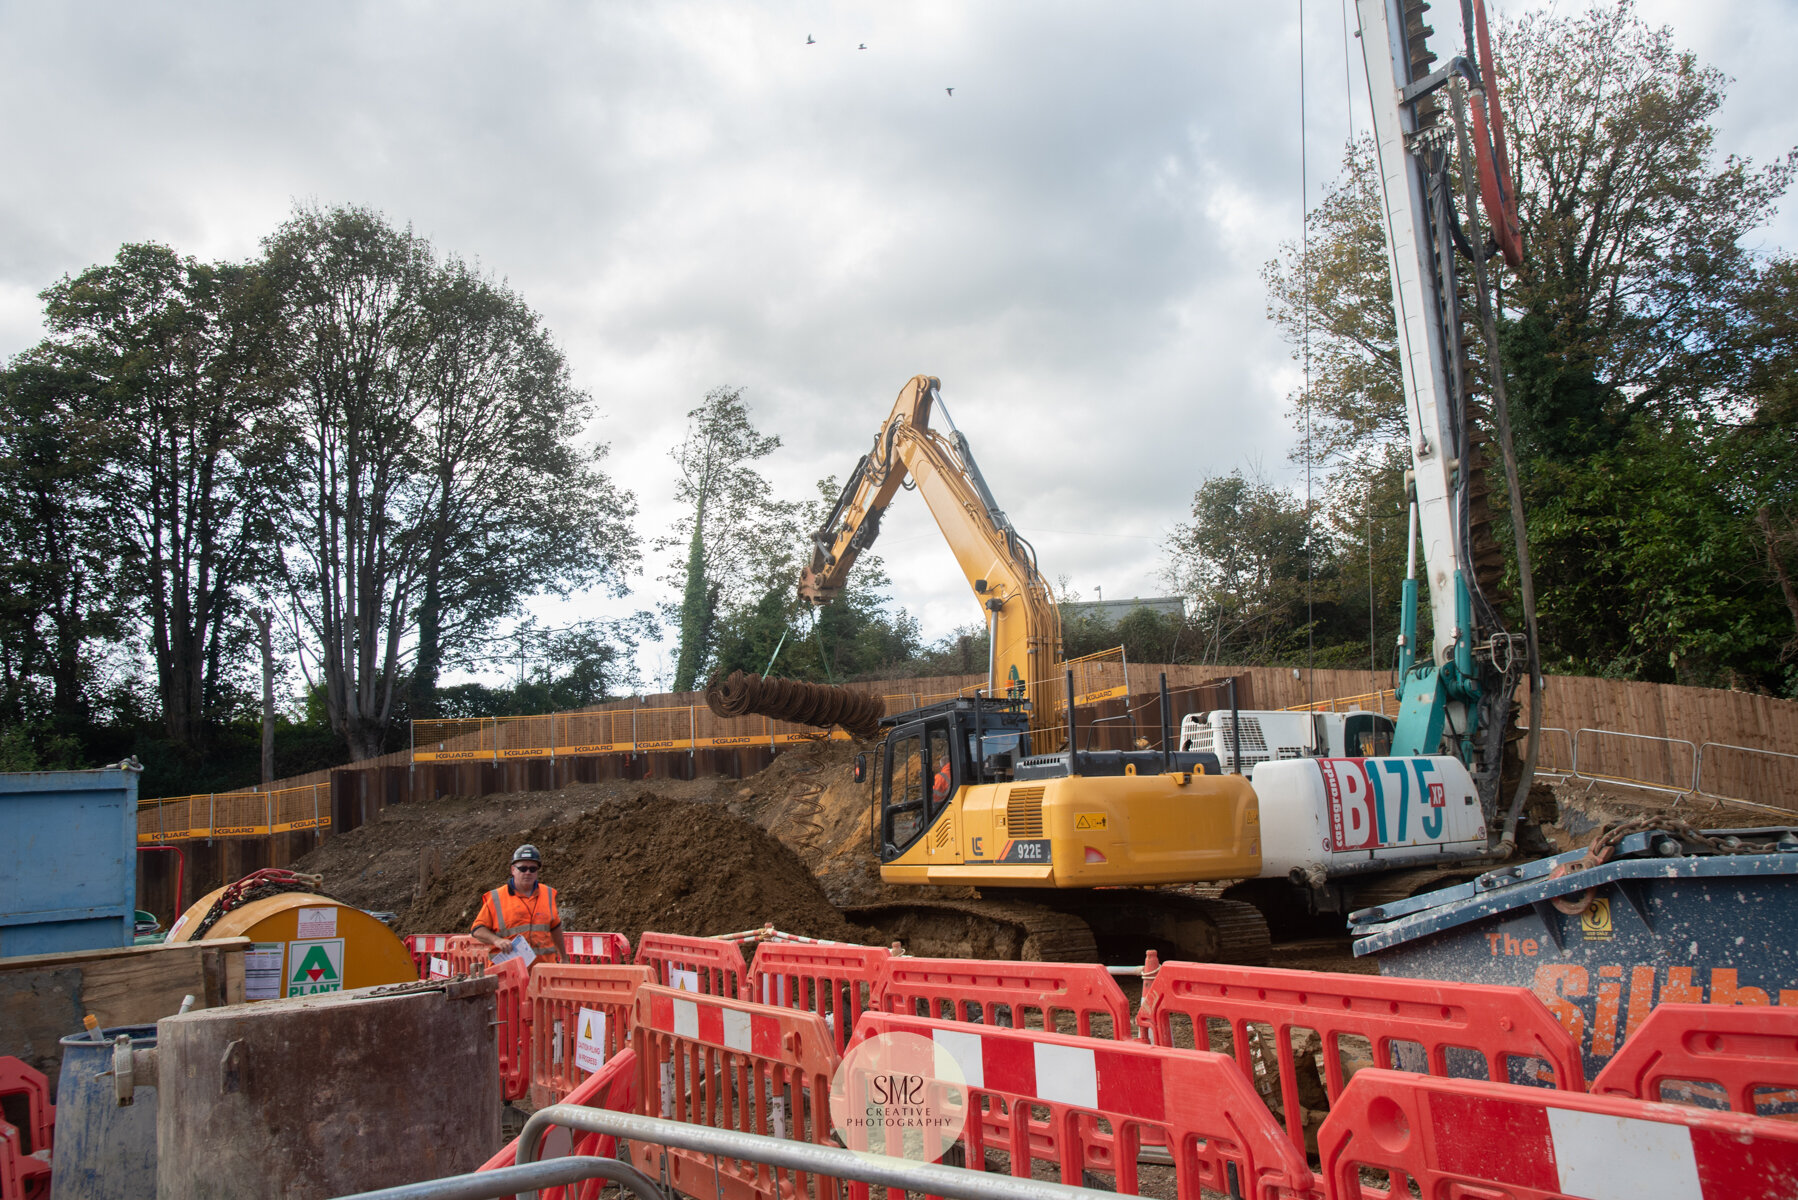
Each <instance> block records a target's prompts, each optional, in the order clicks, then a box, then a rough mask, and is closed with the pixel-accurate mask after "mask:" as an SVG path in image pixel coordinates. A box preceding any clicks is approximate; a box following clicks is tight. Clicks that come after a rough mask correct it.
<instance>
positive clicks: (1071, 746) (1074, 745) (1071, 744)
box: [1067, 670, 1080, 775]
mask: <svg viewBox="0 0 1798 1200" xmlns="http://www.w3.org/2000/svg"><path fill="white" fill-rule="evenodd" d="M1067 689H1068V774H1070V775H1072V774H1074V773H1075V772H1074V751H1076V750H1078V749H1079V748H1080V743H1079V742H1078V741H1076V740H1075V738H1074V728H1075V726H1074V672H1073V671H1072V670H1070V671H1069V672H1068V682H1067Z"/></svg>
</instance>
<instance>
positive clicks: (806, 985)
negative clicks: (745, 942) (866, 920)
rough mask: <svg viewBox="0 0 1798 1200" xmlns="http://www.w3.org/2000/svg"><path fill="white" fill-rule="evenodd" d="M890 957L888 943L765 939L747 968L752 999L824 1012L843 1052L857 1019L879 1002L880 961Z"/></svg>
mask: <svg viewBox="0 0 1798 1200" xmlns="http://www.w3.org/2000/svg"><path fill="white" fill-rule="evenodd" d="M890 958H892V951H890V950H888V949H887V948H886V947H884V946H844V945H828V944H821V943H816V942H809V943H808V942H764V943H763V944H762V945H761V946H760V947H758V948H757V949H756V952H755V962H754V964H753V965H752V966H751V967H750V970H749V987H748V990H747V991H746V992H745V993H744V994H745V996H747V997H748V998H749V999H752V1000H756V1001H759V1002H760V1003H762V1004H772V1005H774V1006H775V1007H777V1008H803V1009H806V1010H808V1011H810V1012H815V1013H817V1014H818V1015H819V1016H821V1017H823V1018H824V1024H825V1025H826V1026H828V1027H829V1028H830V1036H831V1041H832V1043H833V1044H834V1045H835V1046H836V1048H837V1050H838V1051H839V1052H840V1051H841V1050H842V1049H843V1047H845V1046H847V1045H848V1044H849V1037H850V1035H851V1034H853V1033H854V1032H855V1021H856V1018H857V1017H860V1016H861V1015H862V1013H863V1012H864V1011H866V1010H868V1009H870V1008H877V1007H879V1004H878V1000H877V999H876V998H877V997H878V995H879V992H880V984H879V982H878V980H879V976H880V968H881V966H882V964H884V963H885V962H887V960H888V959H890Z"/></svg>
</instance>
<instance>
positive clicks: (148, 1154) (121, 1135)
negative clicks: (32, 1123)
mask: <svg viewBox="0 0 1798 1200" xmlns="http://www.w3.org/2000/svg"><path fill="white" fill-rule="evenodd" d="M120 1034H129V1035H130V1037H131V1045H132V1048H133V1049H137V1050H148V1049H151V1048H152V1047H154V1046H155V1045H156V1026H154V1025H123V1026H119V1027H117V1028H114V1029H102V1030H100V1037H101V1038H102V1039H104V1040H102V1041H94V1040H93V1039H92V1038H90V1037H89V1036H88V1035H87V1034H85V1033H78V1034H71V1035H69V1036H68V1037H65V1038H63V1039H62V1074H61V1075H59V1076H57V1083H56V1147H55V1149H54V1150H53V1151H52V1155H53V1157H52V1159H51V1167H50V1200H155V1197H156V1089H155V1088H153V1087H137V1088H135V1089H133V1092H134V1094H133V1097H132V1102H131V1103H130V1104H128V1105H121V1104H120V1103H119V1101H118V1095H117V1092H116V1090H115V1088H114V1085H113V1077H112V1044H113V1039H114V1038H116V1037H118V1036H119V1035H120Z"/></svg>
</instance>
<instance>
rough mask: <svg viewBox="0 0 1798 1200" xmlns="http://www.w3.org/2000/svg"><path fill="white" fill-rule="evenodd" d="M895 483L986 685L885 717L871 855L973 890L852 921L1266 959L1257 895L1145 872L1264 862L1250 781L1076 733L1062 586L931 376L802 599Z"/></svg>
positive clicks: (1195, 873) (855, 482) (1240, 873)
mask: <svg viewBox="0 0 1798 1200" xmlns="http://www.w3.org/2000/svg"><path fill="white" fill-rule="evenodd" d="M938 413H940V414H941V415H942V418H943V424H944V425H946V426H947V430H946V432H945V431H944V430H939V429H937V428H933V427H932V416H933V414H938ZM908 480H909V484H908V482H907V481H908ZM901 486H909V487H915V488H916V490H917V491H918V492H919V493H920V494H921V495H922V496H923V498H924V502H925V503H926V505H928V507H929V509H930V513H931V516H932V517H934V518H935V519H936V523H937V526H938V528H940V529H941V530H942V533H943V536H944V538H945V539H946V540H947V542H948V544H949V547H950V549H951V550H952V551H953V552H954V554H955V558H956V561H957V563H959V564H960V566H961V570H962V573H963V574H964V575H965V576H966V577H967V580H968V583H969V585H970V586H971V587H972V589H973V591H974V595H975V597H976V598H977V599H978V600H979V601H980V603H981V606H982V608H983V610H984V612H985V614H986V622H987V627H988V631H989V633H990V637H989V638H988V645H989V647H990V650H989V654H990V657H989V660H988V687H987V688H986V689H982V690H979V691H976V692H975V694H973V695H970V696H963V697H958V698H956V699H953V700H948V701H944V702H942V703H938V704H933V705H929V706H926V707H924V708H920V709H917V710H914V711H911V712H906V713H901V714H897V715H894V716H891V717H887V718H886V719H885V720H883V721H882V722H881V725H882V727H883V730H884V734H885V736H884V738H883V740H882V742H881V744H880V748H879V751H878V754H879V778H878V782H877V788H878V803H879V815H878V820H877V821H876V822H875V843H876V844H875V850H876V853H877V855H878V857H879V859H880V864H881V866H880V874H881V879H882V880H883V881H884V882H886V883H888V884H895V885H900V886H917V885H925V886H929V887H936V888H944V889H962V888H976V889H978V890H979V894H978V898H974V899H969V898H965V896H964V897H963V898H956V897H952V896H951V897H942V898H928V899H925V898H921V899H918V900H910V899H908V900H905V901H903V902H898V903H888V904H879V905H865V906H861V907H859V908H856V909H853V910H851V913H850V915H851V917H852V919H855V920H857V921H860V922H862V923H864V924H870V925H874V926H876V927H878V928H880V929H882V930H883V931H884V932H886V933H887V934H888V935H890V936H893V937H897V938H900V939H902V940H904V941H905V943H906V944H907V945H908V946H909V947H911V948H912V950H913V952H914V953H920V954H933V953H952V954H967V953H973V954H975V955H976V956H987V955H997V956H1000V957H1011V958H1020V957H1021V958H1037V959H1061V960H1073V961H1088V962H1090V961H1093V959H1094V958H1095V957H1096V956H1099V955H1101V954H1102V955H1104V956H1105V957H1108V958H1113V959H1120V960H1121V959H1124V958H1128V957H1134V956H1139V955H1140V954H1141V952H1142V951H1143V950H1146V949H1149V948H1154V949H1157V950H1159V951H1161V952H1163V953H1173V954H1177V955H1178V956H1179V957H1182V958H1187V959H1195V960H1198V961H1233V962H1264V961H1265V960H1266V957H1267V951H1268V928H1267V924H1266V921H1265V920H1264V919H1263V918H1262V916H1261V914H1260V912H1259V911H1257V910H1256V909H1255V908H1253V907H1252V906H1250V905H1248V904H1242V903H1236V902H1232V901H1226V900H1221V899H1216V898H1211V897H1204V896H1196V895H1192V894H1190V893H1189V892H1182V891H1175V890H1165V889H1157V888H1156V886H1155V885H1191V884H1195V883H1204V882H1207V881H1219V880H1233V879H1242V878H1245V877H1248V878H1253V877H1255V876H1257V875H1259V874H1260V873H1261V867H1262V856H1261V830H1260V824H1259V822H1260V815H1259V806H1258V803H1257V799H1256V794H1255V791H1254V790H1253V789H1252V788H1251V787H1250V786H1249V783H1248V781H1247V780H1246V779H1245V778H1244V777H1242V776H1240V775H1225V774H1222V773H1221V771H1220V769H1219V764H1218V759H1217V758H1216V757H1215V756H1213V755H1211V754H1201V753H1190V752H1178V751H1175V750H1173V749H1172V746H1173V743H1174V739H1173V732H1172V731H1171V730H1164V731H1163V737H1162V747H1163V749H1161V750H1154V751H1149V750H1134V751H1120V750H1083V749H1081V748H1080V747H1079V735H1080V731H1079V729H1078V724H1077V720H1076V718H1075V713H1076V709H1075V707H1074V706H1073V705H1070V704H1068V703H1066V698H1067V697H1070V696H1072V694H1073V692H1072V683H1071V679H1068V678H1066V677H1065V676H1064V667H1063V664H1062V656H1061V619H1060V612H1059V609H1058V608H1057V606H1056V602H1055V597H1054V595H1053V594H1052V593H1051V592H1050V589H1049V586H1048V583H1047V582H1046V581H1045V580H1044V579H1043V577H1042V573H1041V571H1040V570H1039V569H1038V567H1037V562H1036V554H1035V551H1034V550H1033V549H1032V548H1031V546H1030V544H1029V543H1028V542H1027V541H1026V540H1025V539H1024V538H1023V537H1022V536H1020V535H1019V533H1018V531H1017V530H1016V529H1015V528H1014V527H1013V525H1012V523H1011V521H1010V520H1009V519H1008V518H1007V517H1006V515H1005V513H1004V511H1003V510H1002V509H1000V507H999V505H998V503H997V502H996V501H995V500H994V498H993V494H992V491H991V489H989V488H988V486H987V484H986V480H985V479H984V477H983V476H982V475H981V473H980V468H979V467H978V465H977V464H976V463H975V461H974V455H973V453H972V451H971V450H970V449H969V446H968V441H967V438H966V437H964V436H963V435H962V434H961V432H960V431H959V430H957V429H956V428H955V427H954V423H953V422H952V421H951V420H950V419H949V417H948V413H947V410H946V409H945V408H944V406H943V404H942V398H941V390H940V384H939V383H938V381H937V380H936V379H933V378H931V377H929V376H924V375H920V376H917V377H915V378H913V379H912V380H911V381H910V382H909V383H907V384H906V385H905V387H904V389H903V390H902V391H901V392H900V393H899V399H898V401H897V402H896V403H895V404H894V406H893V411H892V413H891V415H890V416H889V417H888V418H887V420H886V421H885V423H884V424H882V426H881V427H880V432H879V433H878V434H877V435H876V437H875V439H874V448H873V450H872V451H871V452H870V453H868V454H866V455H864V456H863V457H862V459H861V461H860V462H859V463H858V464H857V465H856V468H855V471H854V472H853V473H852V474H851V475H850V477H849V480H848V482H847V484H846V485H845V486H844V488H843V492H842V495H841V496H840V497H839V498H838V499H837V502H836V504H835V506H834V507H833V508H832V509H831V511H830V514H829V516H828V517H827V518H826V520H825V522H824V524H823V525H822V526H821V527H820V528H819V529H818V531H817V532H816V533H815V534H814V535H813V551H812V558H811V562H810V564H809V565H808V566H807V567H806V569H805V570H804V572H803V573H802V575H801V579H800V594H801V595H802V596H803V597H805V598H806V599H808V600H811V601H813V602H814V603H820V604H821V603H825V602H827V601H829V600H830V599H831V598H833V597H834V596H836V595H837V594H838V593H839V592H840V591H841V590H842V588H843V586H844V583H845V581H846V580H847V578H848V574H849V570H850V568H851V566H853V564H854V563H855V560H856V557H857V556H858V555H859V554H860V552H861V551H862V550H865V549H866V548H867V547H868V546H869V545H871V544H872V543H873V542H874V539H875V537H876V535H877V534H878V532H879V530H880V521H881V518H882V516H883V515H884V514H885V512H886V509H887V506H888V504H890V503H891V502H892V500H893V497H894V496H895V495H896V494H897V493H898V491H899V489H900V488H901ZM1051 680H1054V681H1057V682H1059V683H1063V684H1064V688H1065V690H1058V689H1057V688H1055V687H1053V686H1050V685H1049V681H1051ZM1163 711H1164V712H1165V711H1166V708H1165V706H1164V707H1163Z"/></svg>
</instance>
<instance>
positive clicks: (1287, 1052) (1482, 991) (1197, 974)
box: [1136, 962, 1586, 1148]
mask: <svg viewBox="0 0 1798 1200" xmlns="http://www.w3.org/2000/svg"><path fill="white" fill-rule="evenodd" d="M1176 1014H1184V1015H1185V1016H1186V1017H1187V1018H1189V1019H1190V1020H1191V1022H1192V1032H1193V1037H1194V1039H1195V1041H1196V1042H1197V1043H1198V1044H1199V1045H1200V1046H1201V1047H1208V1046H1209V1045H1210V1042H1209V1038H1208V1034H1209V1030H1208V1028H1207V1019H1208V1018H1210V1019H1218V1020H1222V1021H1226V1022H1228V1023H1229V1026H1230V1030H1231V1036H1232V1041H1233V1045H1234V1047H1235V1051H1236V1061H1237V1062H1239V1063H1241V1064H1242V1065H1243V1069H1244V1070H1245V1071H1248V1070H1251V1069H1252V1068H1251V1066H1250V1064H1252V1063H1253V1062H1254V1061H1255V1057H1254V1050H1253V1049H1252V1047H1251V1042H1250V1037H1249V1028H1248V1027H1249V1026H1250V1025H1251V1024H1265V1025H1269V1026H1272V1027H1273V1031H1274V1036H1273V1039H1272V1042H1273V1046H1272V1052H1273V1053H1274V1055H1275V1058H1276V1061H1277V1062H1278V1064H1279V1075H1280V1096H1281V1101H1282V1107H1283V1108H1284V1110H1285V1115H1286V1129H1287V1133H1288V1134H1289V1135H1290V1136H1291V1138H1292V1140H1293V1144H1294V1145H1296V1146H1299V1147H1301V1148H1302V1147H1303V1146H1304V1144H1305V1134H1304V1113H1303V1111H1302V1109H1301V1106H1300V1103H1299V1088H1298V1072H1297V1069H1296V1068H1297V1064H1296V1063H1295V1062H1294V1054H1293V1047H1292V1031H1293V1030H1294V1029H1295V1028H1296V1029H1314V1030H1316V1031H1317V1033H1318V1034H1319V1036H1320V1037H1321V1039H1322V1041H1323V1051H1322V1055H1321V1057H1322V1058H1323V1067H1324V1078H1323V1083H1324V1089H1325V1091H1326V1092H1327V1093H1328V1094H1329V1096H1330V1098H1331V1099H1332V1100H1334V1099H1335V1097H1337V1096H1338V1095H1340V1094H1341V1093H1342V1089H1343V1087H1344V1086H1345V1083H1346V1081H1345V1079H1344V1073H1343V1064H1342V1050H1343V1046H1342V1039H1343V1038H1344V1037H1361V1038H1366V1039H1367V1040H1368V1042H1369V1044H1370V1046H1371V1048H1372V1052H1373V1065H1374V1066H1376V1067H1381V1066H1384V1067H1393V1066H1399V1065H1400V1064H1399V1063H1398V1062H1396V1061H1395V1059H1394V1054H1393V1051H1394V1049H1395V1048H1396V1044H1397V1043H1403V1042H1409V1043H1413V1044H1415V1045H1418V1046H1420V1047H1421V1048H1422V1053H1423V1057H1424V1059H1425V1060H1426V1061H1427V1062H1428V1064H1429V1070H1430V1072H1431V1074H1434V1075H1447V1074H1448V1073H1449V1070H1450V1065H1449V1062H1448V1052H1449V1050H1450V1049H1451V1048H1460V1049H1463V1050H1468V1051H1472V1052H1474V1053H1475V1054H1477V1055H1478V1056H1479V1058H1480V1060H1481V1062H1482V1063H1483V1065H1484V1069H1485V1071H1486V1073H1487V1078H1488V1079H1493V1080H1501V1081H1502V1080H1506V1079H1508V1078H1509V1076H1510V1070H1511V1063H1510V1062H1508V1061H1507V1060H1508V1059H1513V1058H1515V1059H1521V1060H1528V1059H1538V1060H1541V1061H1542V1062H1545V1063H1547V1064H1548V1065H1549V1067H1550V1068H1552V1069H1553V1071H1554V1082H1555V1085H1556V1086H1557V1087H1559V1088H1562V1089H1565V1090H1567V1091H1573V1092H1583V1091H1585V1088H1586V1081H1585V1074H1584V1068H1583V1067H1582V1065H1581V1060H1580V1053H1579V1047H1578V1045H1576V1044H1575V1043H1574V1041H1573V1039H1572V1038H1571V1037H1569V1036H1568V1034H1567V1031H1566V1030H1565V1029H1564V1028H1562V1026H1561V1023H1560V1022H1559V1021H1557V1020H1555V1017H1554V1014H1553V1013H1551V1012H1549V1011H1548V1009H1547V1008H1546V1007H1544V1005H1543V1003H1542V1001H1541V1000H1540V999H1539V998H1538V997H1537V996H1536V995H1535V994H1534V993H1532V992H1530V991H1529V990H1528V989H1526V988H1519V987H1499V986H1494V985H1484V984H1472V983H1439V982H1436V981H1434V980H1426V979H1386V978H1382V977H1380V976H1377V975H1346V974H1337V973H1334V972H1325V971H1287V970H1281V969H1279V968H1275V967H1236V966H1224V965H1221V964H1215V963H1185V962H1181V963H1167V964H1165V965H1163V966H1162V968H1161V970H1160V972H1159V973H1158V974H1157V975H1156V976H1155V979H1154V981H1153V982H1152V983H1150V984H1149V986H1148V987H1146V988H1144V989H1143V1000H1142V1007H1141V1008H1140V1009H1138V1010H1137V1014H1136V1020H1137V1024H1138V1025H1139V1026H1140V1027H1141V1028H1142V1030H1143V1033H1144V1035H1145V1038H1146V1040H1148V1041H1151V1042H1154V1043H1156V1044H1158V1045H1164V1046H1166V1045H1173V1044H1174V1041H1175V1038H1174V1029H1173V1017H1174V1016H1175V1015H1176ZM1264 1045H1265V1043H1264ZM1262 1053H1267V1050H1266V1049H1265V1048H1264V1049H1263V1050H1262ZM1470 1057H1471V1056H1470ZM1468 1065H1469V1066H1471V1064H1468Z"/></svg>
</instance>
